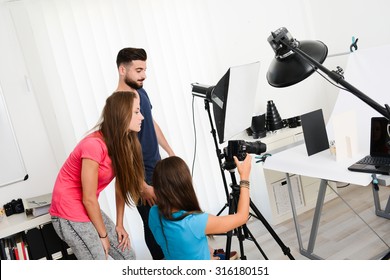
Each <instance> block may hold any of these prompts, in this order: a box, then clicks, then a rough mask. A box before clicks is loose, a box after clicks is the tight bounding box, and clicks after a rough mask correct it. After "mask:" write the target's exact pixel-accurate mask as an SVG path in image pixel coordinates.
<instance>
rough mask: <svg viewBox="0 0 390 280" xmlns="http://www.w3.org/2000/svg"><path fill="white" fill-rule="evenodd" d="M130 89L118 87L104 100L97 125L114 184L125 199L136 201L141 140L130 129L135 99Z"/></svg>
mask: <svg viewBox="0 0 390 280" xmlns="http://www.w3.org/2000/svg"><path fill="white" fill-rule="evenodd" d="M135 98H138V97H137V95H136V94H135V93H134V92H131V91H117V92H114V93H113V94H112V95H111V96H109V97H108V98H107V100H106V105H105V106H104V109H103V112H102V116H101V119H100V121H99V123H98V124H97V126H96V127H97V128H98V129H99V130H100V131H101V133H102V135H103V138H104V141H105V143H106V145H107V149H108V154H109V156H110V158H111V161H112V167H113V170H114V173H115V177H116V181H117V184H119V189H120V192H121V195H122V197H123V198H124V200H125V203H126V204H127V205H128V206H131V205H133V203H132V202H134V203H136V204H137V203H138V202H139V200H140V198H141V197H142V196H141V191H142V185H143V180H144V166H143V159H142V151H141V144H140V143H139V140H138V135H137V132H134V131H129V124H130V121H131V118H132V115H133V104H134V99H135Z"/></svg>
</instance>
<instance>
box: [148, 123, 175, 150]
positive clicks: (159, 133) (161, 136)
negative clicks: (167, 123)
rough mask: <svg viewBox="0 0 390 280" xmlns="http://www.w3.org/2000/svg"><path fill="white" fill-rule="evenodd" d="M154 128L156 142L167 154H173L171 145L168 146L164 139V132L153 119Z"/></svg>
mask: <svg viewBox="0 0 390 280" xmlns="http://www.w3.org/2000/svg"><path fill="white" fill-rule="evenodd" d="M153 124H154V130H155V131H156V135H157V141H158V144H159V145H160V146H161V147H162V148H163V149H164V151H166V152H167V154H168V156H170V157H171V156H174V155H175V153H174V152H173V150H172V148H171V146H169V144H168V141H167V139H165V136H164V133H163V132H162V130H161V128H160V126H159V125H158V124H157V122H156V121H155V120H153Z"/></svg>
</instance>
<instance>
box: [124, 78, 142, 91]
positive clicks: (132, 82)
mask: <svg viewBox="0 0 390 280" xmlns="http://www.w3.org/2000/svg"><path fill="white" fill-rule="evenodd" d="M125 83H126V85H128V86H129V87H131V88H132V89H136V90H137V89H140V88H142V84H141V85H139V84H137V83H136V82H134V81H132V80H130V79H128V78H125Z"/></svg>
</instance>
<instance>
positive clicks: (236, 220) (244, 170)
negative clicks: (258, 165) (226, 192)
mask: <svg viewBox="0 0 390 280" xmlns="http://www.w3.org/2000/svg"><path fill="white" fill-rule="evenodd" d="M234 162H235V163H236V166H237V170H238V172H239V174H240V179H241V182H243V183H242V184H240V197H239V200H238V205H237V213H236V214H232V215H226V216H214V215H209V217H208V220H207V225H206V232H205V233H206V234H216V233H224V232H228V231H229V230H232V229H234V228H237V227H239V226H241V225H243V224H245V223H246V221H247V220H248V216H249V203H250V194H249V185H247V184H246V182H245V181H247V182H249V175H250V170H251V164H252V157H251V156H250V155H249V154H247V155H246V157H245V160H244V161H242V162H239V161H238V159H237V158H236V157H234Z"/></svg>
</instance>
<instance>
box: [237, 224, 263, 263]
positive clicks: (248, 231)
mask: <svg viewBox="0 0 390 280" xmlns="http://www.w3.org/2000/svg"><path fill="white" fill-rule="evenodd" d="M242 228H243V229H244V232H245V233H246V235H247V236H248V237H247V238H248V239H249V237H250V240H251V241H253V243H255V245H256V247H257V249H259V251H260V253H261V254H262V255H263V258H264V259H265V260H268V257H267V255H266V254H265V252H264V251H263V249H262V248H261V247H260V244H259V243H258V242H257V240H256V238H255V237H254V236H253V234H252V232H251V231H250V230H249V229H248V226H247V225H246V224H245V225H243V226H242Z"/></svg>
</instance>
